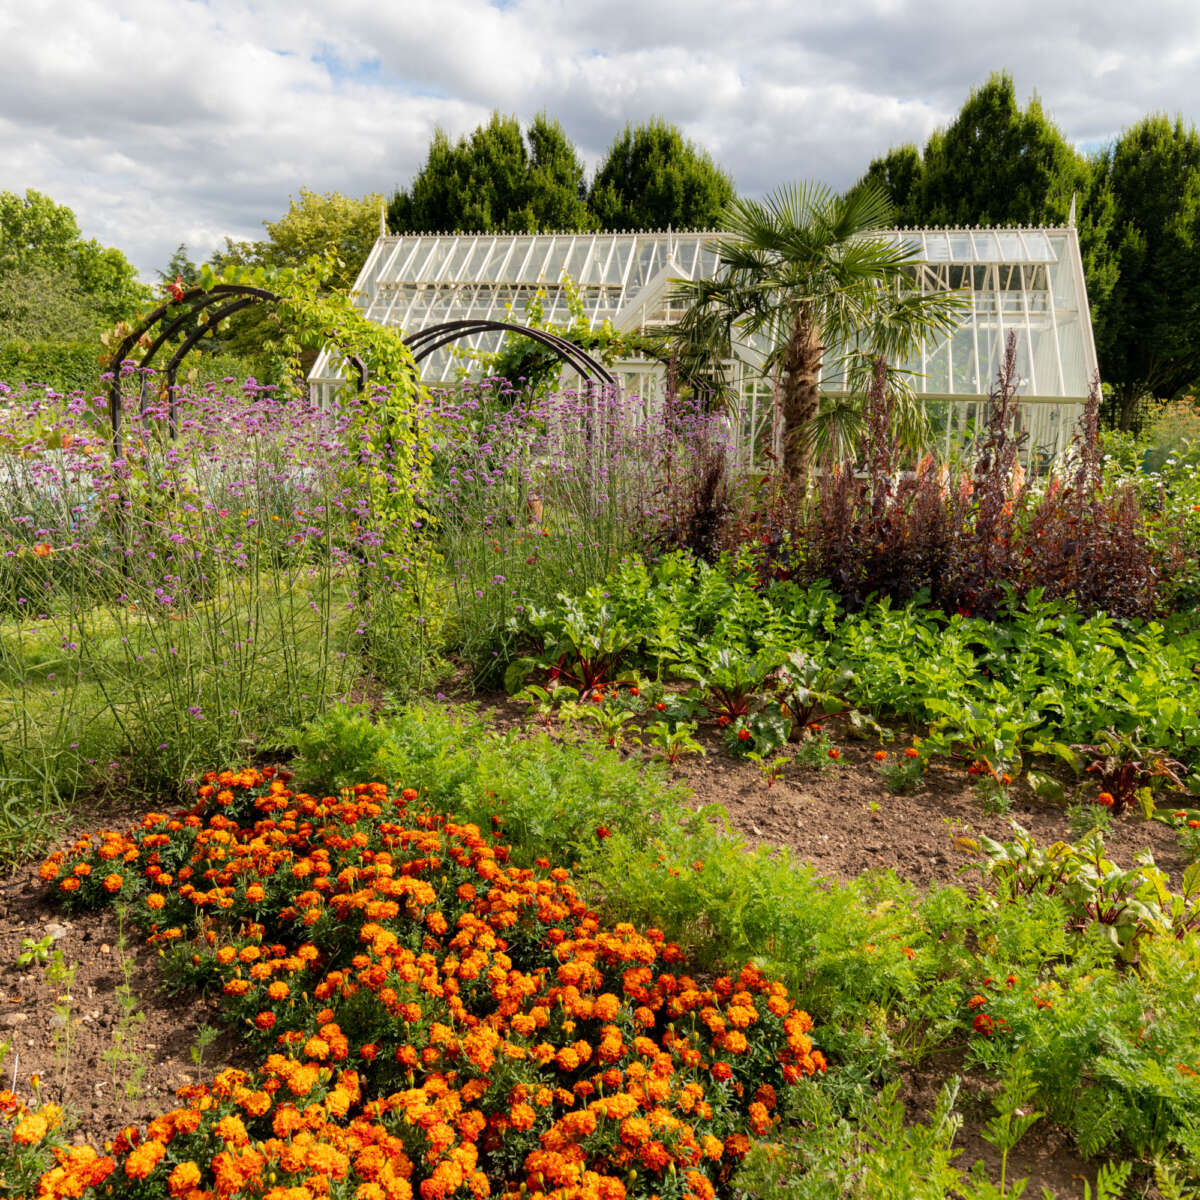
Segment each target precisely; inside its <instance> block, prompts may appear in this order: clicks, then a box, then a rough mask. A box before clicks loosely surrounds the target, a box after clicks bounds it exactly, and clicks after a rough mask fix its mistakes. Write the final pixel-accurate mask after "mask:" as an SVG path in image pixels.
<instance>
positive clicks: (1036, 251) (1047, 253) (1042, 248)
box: [1021, 229, 1067, 262]
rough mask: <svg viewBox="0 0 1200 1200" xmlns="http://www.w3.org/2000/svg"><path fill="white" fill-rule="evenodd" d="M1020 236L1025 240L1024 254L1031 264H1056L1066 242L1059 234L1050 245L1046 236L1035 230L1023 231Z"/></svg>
mask: <svg viewBox="0 0 1200 1200" xmlns="http://www.w3.org/2000/svg"><path fill="white" fill-rule="evenodd" d="M1021 236H1022V237H1024V239H1025V246H1026V252H1027V254H1028V257H1029V260H1030V261H1031V262H1057V261H1058V259H1059V258H1060V257H1061V256H1062V250H1063V246H1064V244H1065V243H1066V240H1067V239H1066V238H1065V237H1063V236H1062V235H1061V234H1060V235H1058V236H1056V237H1055V238H1054V242H1053V243H1052V242H1051V240H1050V238H1049V237H1047V236H1046V234H1044V233H1042V232H1041V231H1040V230H1035V229H1026V230H1023V231H1022V234H1021Z"/></svg>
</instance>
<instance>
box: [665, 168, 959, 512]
mask: <svg viewBox="0 0 1200 1200" xmlns="http://www.w3.org/2000/svg"><path fill="white" fill-rule="evenodd" d="M892 219H893V212H892V207H891V204H890V202H889V201H888V199H887V197H886V195H885V194H884V193H883V192H882V191H880V190H878V189H877V188H876V187H874V186H873V185H869V184H864V185H862V186H860V187H858V188H856V189H855V190H854V191H852V192H851V193H850V194H849V195H846V196H839V195H837V194H836V193H834V192H832V191H830V190H829V189H828V188H826V187H825V186H824V185H822V184H813V183H808V184H798V185H797V184H792V185H790V186H787V187H784V188H780V189H779V190H778V191H776V192H773V193H772V194H771V195H769V196H768V197H767V198H766V199H765V200H763V201H761V202H760V201H755V200H746V199H742V198H740V197H739V198H737V199H734V200H732V201H731V202H730V203H729V204H728V205H727V206H726V207H725V210H724V212H723V214H722V220H721V228H722V232H723V233H725V234H727V235H728V236H726V237H723V238H721V239H720V240H719V241H718V242H717V243H716V245H715V249H716V251H717V259H718V263H719V266H720V271H719V273H718V274H717V276H716V277H715V278H711V279H696V280H683V281H680V283H679V284H678V285H677V288H676V291H675V293H674V296H673V298H674V299H675V300H676V301H677V302H682V303H684V304H686V305H687V306H688V307H687V311H686V313H685V314H684V316H683V318H682V319H681V320H680V322H679V323H678V325H677V326H676V327H675V328H674V331H673V332H674V334H675V335H676V338H677V346H678V356H679V361H680V362H681V364H682V365H683V367H684V369H685V370H689V369H690V372H691V373H692V374H693V375H694V376H699V375H701V374H702V373H703V372H702V370H701V369H700V363H701V362H702V361H703V360H704V359H705V358H707V360H708V362H709V364H710V368H709V370H710V374H711V363H712V361H713V358H714V352H715V356H716V357H717V358H718V359H719V358H728V357H730V356H731V349H732V346H733V344H734V342H735V341H749V340H750V339H755V340H756V341H764V340H765V342H766V343H767V345H768V346H769V347H770V349H769V352H768V354H767V356H766V360H765V362H764V365H763V371H764V373H765V374H774V375H777V377H778V379H779V396H780V407H781V410H782V412H781V415H782V421H783V468H784V471H785V472H786V473H787V475H788V476H789V477H790V478H791V479H792V480H793V481H794V482H795V484H796V485H798V486H799V487H801V488H804V487H806V486H807V483H808V477H809V473H810V468H811V464H812V460H813V456H814V454H815V453H820V454H822V455H826V456H830V457H836V456H837V455H839V454H840V453H843V452H844V451H845V450H846V449H847V446H848V444H852V441H853V436H854V434H855V433H856V432H857V429H858V423H859V413H860V412H861V408H860V406H858V405H855V404H847V403H846V401H845V396H843V397H842V398H841V399H840V400H835V402H833V403H830V404H827V405H825V406H822V403H821V395H820V390H819V387H820V379H821V373H822V368H823V367H824V368H825V369H826V370H827V371H830V372H831V373H832V374H833V375H834V376H836V377H838V378H839V379H841V380H843V381H844V383H845V387H844V389H843V390H844V392H845V393H848V394H849V395H851V396H852V395H854V394H859V395H861V394H863V393H865V391H866V389H867V386H868V385H869V383H870V377H871V373H872V370H873V369H874V364H875V363H876V362H877V361H878V360H879V359H882V360H883V361H884V362H885V363H886V364H887V365H888V385H889V386H890V387H892V388H893V389H894V390H895V392H896V394H897V398H898V400H899V401H900V403H899V404H898V406H897V408H898V412H899V413H900V414H902V420H901V424H902V425H907V426H908V432H909V433H911V432H912V430H913V429H914V428H916V427H919V426H923V423H924V419H923V416H922V415H921V412H920V408H919V405H917V404H916V403H915V396H914V394H913V392H912V389H911V386H908V385H906V383H905V373H904V372H903V371H902V370H901V369H899V364H902V363H904V362H905V361H906V360H907V359H908V358H909V356H910V355H911V354H913V352H914V351H916V350H917V349H918V348H919V346H920V344H921V342H922V341H923V340H924V339H925V338H927V337H931V336H934V335H937V334H944V333H949V332H950V331H951V330H952V329H953V328H954V326H955V325H956V324H957V318H958V316H959V315H960V314H961V312H962V309H963V306H964V302H965V298H964V297H963V295H962V294H961V293H955V292H923V291H921V289H920V287H919V286H918V285H917V284H916V281H915V280H914V278H913V272H912V269H911V268H912V262H913V259H912V257H911V255H910V254H909V252H908V251H907V250H906V249H905V247H904V246H903V245H902V244H899V243H897V242H896V240H895V239H893V238H885V237H881V236H879V232H880V231H881V230H883V229H886V228H887V227H888V225H889V224H890V222H891V221H892ZM831 350H832V351H833V353H835V354H836V355H837V358H836V360H835V361H833V362H830V363H827V362H826V354H827V352H830V351H831ZM905 418H906V419H905Z"/></svg>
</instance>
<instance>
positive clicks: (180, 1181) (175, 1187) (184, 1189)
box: [167, 1162, 200, 1200]
mask: <svg viewBox="0 0 1200 1200" xmlns="http://www.w3.org/2000/svg"><path fill="white" fill-rule="evenodd" d="M199 1186H200V1168H199V1167H198V1166H197V1165H196V1164H195V1163H194V1162H181V1163H179V1164H178V1165H177V1166H176V1167H175V1169H174V1170H173V1171H172V1172H171V1174H170V1175H168V1176H167V1190H168V1191H169V1192H170V1193H171V1195H172V1196H175V1197H176V1198H177V1200H182V1198H183V1197H184V1196H186V1195H187V1194H188V1192H190V1191H191V1190H192V1189H193V1188H198V1187H199Z"/></svg>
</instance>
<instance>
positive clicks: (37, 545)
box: [33, 542, 54, 558]
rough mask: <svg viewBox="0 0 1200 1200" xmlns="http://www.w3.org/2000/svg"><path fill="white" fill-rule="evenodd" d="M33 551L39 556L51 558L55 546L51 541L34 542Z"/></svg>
mask: <svg viewBox="0 0 1200 1200" xmlns="http://www.w3.org/2000/svg"><path fill="white" fill-rule="evenodd" d="M33 552H34V554H36V555H37V556H38V558H49V557H50V555H51V554H53V553H54V547H53V546H51V545H50V543H49V542H34V543H33Z"/></svg>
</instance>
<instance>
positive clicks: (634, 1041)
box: [0, 769, 825, 1200]
mask: <svg viewBox="0 0 1200 1200" xmlns="http://www.w3.org/2000/svg"><path fill="white" fill-rule="evenodd" d="M417 800H418V797H417V794H416V792H415V791H412V790H406V791H404V792H403V793H401V794H400V795H394V794H390V793H389V791H388V789H387V788H386V787H385V786H384V785H381V784H364V785H359V786H358V787H356V788H355V789H353V793H346V795H345V796H344V797H343V798H342V799H340V800H335V799H332V798H326V799H323V800H321V799H317V798H315V797H312V796H307V795H302V794H293V792H292V791H290V790H289V788H288V787H287V783H286V780H285V779H284V778H282V777H280V776H279V775H277V774H276V772H274V771H273V770H271V769H267V770H264V771H261V772H260V771H255V770H247V771H241V772H224V773H221V774H220V775H216V774H213V775H210V776H207V777H206V778H205V781H204V786H203V787H201V788H200V801H199V803H198V804H197V806H196V808H195V809H193V810H192V812H191V813H188V814H186V815H185V814H180V815H179V816H177V817H174V818H172V817H169V816H167V815H166V814H160V813H152V814H150V815H148V816H147V817H146V818H145V819H144V821H143V822H142V824H141V825H140V827H139V828H137V829H136V830H134V831H132V832H130V833H129V834H119V833H113V832H102V833H99V834H95V835H88V836H84V837H82V838H80V839H79V840H78V841H77V842H76V843H75V845H74V846H73V847H72V848H71V849H70V850H69V851H60V852H58V853H56V854H54V855H52V856H51V858H50V859H48V860H47V861H46V863H44V864H43V866H42V867H41V871H40V873H41V877H42V879H43V880H44V882H45V884H46V885H47V886H48V887H49V888H52V889H54V891H55V892H56V893H57V894H58V896H59V897H60V898H61V901H62V904H63V906H64V907H65V908H67V909H68V910H80V909H88V908H94V907H97V906H99V905H101V904H111V903H114V902H117V901H122V902H125V903H127V904H129V905H130V906H131V909H132V911H134V912H136V914H137V916H138V919H139V920H140V922H141V923H142V925H143V926H144V928H145V931H146V934H147V938H148V941H149V942H150V943H151V944H152V945H156V946H158V947H159V948H160V949H161V951H162V954H163V961H164V966H165V967H166V969H167V970H168V971H169V972H171V973H172V974H173V975H174V976H175V977H176V978H177V979H179V980H180V981H181V982H186V983H191V984H198V985H199V984H208V985H210V986H217V987H220V988H221V990H222V991H223V993H224V995H225V997H226V998H227V1013H228V1017H229V1019H230V1020H231V1021H232V1022H235V1023H237V1024H238V1025H240V1026H241V1027H243V1028H244V1029H245V1030H246V1035H247V1037H248V1038H251V1039H254V1041H255V1042H256V1043H258V1044H259V1045H260V1046H261V1049H262V1052H263V1055H264V1057H263V1063H262V1066H261V1067H260V1068H259V1069H258V1070H256V1071H253V1072H249V1073H248V1072H244V1071H239V1070H233V1069H230V1070H226V1071H223V1072H221V1073H220V1074H219V1075H218V1076H217V1077H216V1078H215V1079H214V1080H213V1082H212V1084H211V1085H209V1086H194V1087H187V1088H183V1089H181V1091H180V1093H179V1096H180V1101H181V1105H180V1107H178V1108H176V1109H174V1110H173V1111H171V1112H168V1113H166V1114H165V1115H163V1116H161V1117H159V1118H157V1119H156V1120H154V1121H152V1122H151V1123H150V1124H149V1126H148V1127H147V1128H146V1129H145V1130H144V1131H141V1130H138V1129H135V1128H128V1129H125V1130H122V1131H121V1132H120V1133H119V1134H118V1135H117V1136H116V1137H115V1139H114V1140H113V1142H112V1143H111V1144H110V1145H108V1146H106V1147H105V1148H104V1149H105V1152H104V1153H103V1154H102V1153H100V1152H99V1151H97V1150H96V1149H94V1148H91V1147H86V1146H85V1147H73V1148H70V1149H67V1148H65V1147H62V1146H60V1145H57V1144H55V1142H54V1133H53V1129H54V1126H55V1124H56V1123H57V1121H58V1119H59V1115H60V1114H59V1113H58V1112H57V1110H56V1109H55V1108H54V1107H53V1106H51V1105H45V1106H43V1107H42V1109H40V1110H37V1111H29V1110H27V1109H26V1108H25V1107H24V1106H23V1105H21V1104H20V1103H18V1101H17V1100H16V1098H15V1097H14V1096H12V1094H11V1093H0V1110H2V1111H3V1115H4V1117H5V1119H7V1120H8V1121H9V1122H10V1129H11V1134H12V1138H13V1142H14V1144H15V1149H16V1151H17V1152H18V1155H19V1153H20V1152H22V1151H24V1152H27V1153H28V1154H34V1153H36V1152H37V1151H39V1149H40V1150H42V1151H44V1148H45V1147H46V1146H47V1145H50V1146H52V1148H53V1154H54V1157H55V1159H56V1162H57V1165H55V1166H54V1167H53V1168H52V1169H50V1170H49V1171H47V1172H45V1173H44V1174H43V1175H42V1176H41V1178H40V1180H39V1181H38V1182H37V1184H36V1195H37V1196H38V1197H39V1198H45V1200H52V1198H57V1197H79V1196H82V1195H84V1194H85V1193H87V1192H88V1190H89V1189H95V1190H96V1191H97V1192H98V1193H100V1194H104V1195H109V1194H112V1195H131V1196H138V1197H151V1196H155V1197H157V1196H171V1197H175V1198H176V1200H215V1198H216V1197H234V1196H242V1195H246V1196H256V1197H257V1196H261V1197H264V1198H265V1200H307V1198H308V1197H324V1196H329V1197H331V1198H338V1200H340V1198H342V1197H350V1196H353V1197H355V1198H356V1200H383V1198H384V1197H398V1198H400V1200H411V1197H413V1195H414V1194H419V1196H420V1197H421V1200H442V1198H444V1197H450V1196H463V1197H465V1196H468V1195H471V1196H475V1197H483V1196H488V1195H498V1196H501V1197H506V1198H508V1200H517V1198H518V1197H519V1196H521V1195H522V1194H525V1193H533V1194H539V1195H542V1196H545V1197H547V1198H548V1200H550V1198H553V1200H560V1198H561V1200H574V1198H577V1197H578V1198H583V1197H600V1198H603V1200H620V1198H621V1197H625V1196H629V1197H640V1196H646V1197H649V1196H652V1195H657V1196H659V1197H661V1198H662V1200H674V1198H679V1200H710V1198H711V1197H713V1196H714V1195H715V1194H716V1193H717V1191H718V1189H723V1185H725V1184H726V1183H727V1182H728V1180H729V1177H730V1175H731V1173H732V1171H733V1169H734V1168H735V1167H736V1165H737V1162H738V1161H739V1160H740V1158H741V1157H742V1156H744V1155H745V1153H746V1152H747V1150H748V1148H749V1137H750V1136H751V1135H754V1134H757V1135H762V1134H765V1133H767V1132H768V1131H769V1130H770V1128H771V1126H772V1124H773V1123H774V1122H776V1121H777V1120H778V1116H777V1108H778V1099H779V1096H780V1093H781V1091H782V1090H783V1089H785V1088H787V1087H788V1086H789V1085H790V1084H794V1083H795V1082H797V1081H798V1080H799V1079H800V1078H801V1076H803V1075H811V1074H813V1073H814V1072H817V1071H822V1070H824V1067H825V1062H824V1059H823V1057H822V1056H821V1053H820V1051H818V1050H815V1049H814V1048H813V1045H812V1042H811V1040H810V1038H809V1037H808V1031H809V1029H810V1028H811V1021H810V1019H809V1017H808V1015H807V1014H806V1013H804V1012H802V1011H800V1010H798V1009H797V1008H795V1007H794V1006H793V1004H792V1003H791V1001H790V1000H789V999H788V997H787V992H786V989H785V988H784V986H783V985H782V984H781V983H778V982H771V981H769V980H767V979H766V978H765V977H764V976H763V975H762V973H761V972H759V971H758V970H757V969H756V968H755V967H753V966H747V967H745V968H743V969H742V970H741V972H740V973H739V974H738V975H737V976H736V977H735V978H721V979H718V980H716V981H715V982H714V983H713V984H712V985H711V986H710V987H705V986H701V985H700V984H699V983H697V982H696V981H695V980H693V979H691V978H689V977H688V976H687V975H685V974H678V973H676V969H677V968H679V967H681V966H682V965H683V955H682V953H681V951H680V949H679V947H678V946H676V945H674V944H672V943H669V942H666V941H665V939H664V937H663V935H662V934H661V933H660V932H659V931H657V930H654V929H647V930H645V931H644V932H638V931H637V930H636V929H635V928H634V927H633V926H632V925H628V924H619V925H616V926H615V927H614V928H612V929H605V928H603V927H602V926H601V923H600V921H599V919H598V917H597V916H596V915H595V914H594V913H593V912H591V911H589V910H588V908H587V906H586V905H585V904H584V903H582V901H581V900H580V899H579V897H578V895H577V894H576V892H575V890H574V888H573V887H572V886H571V885H570V883H569V882H568V878H569V876H568V872H567V871H566V870H564V869H562V868H554V869H551V868H550V864H549V863H547V862H545V861H544V860H539V862H538V864H537V869H535V870H527V869H521V868H517V867H515V866H513V865H511V864H510V863H509V852H508V849H507V848H506V847H504V846H497V845H493V844H492V843H491V842H490V841H488V840H487V839H485V838H484V837H483V836H482V834H481V832H480V830H479V829H478V828H477V827H476V826H472V825H456V824H454V823H452V822H450V821H449V820H447V819H446V818H445V817H443V816H439V815H436V814H432V813H428V812H423V811H420V810H419V808H418V807H417Z"/></svg>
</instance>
